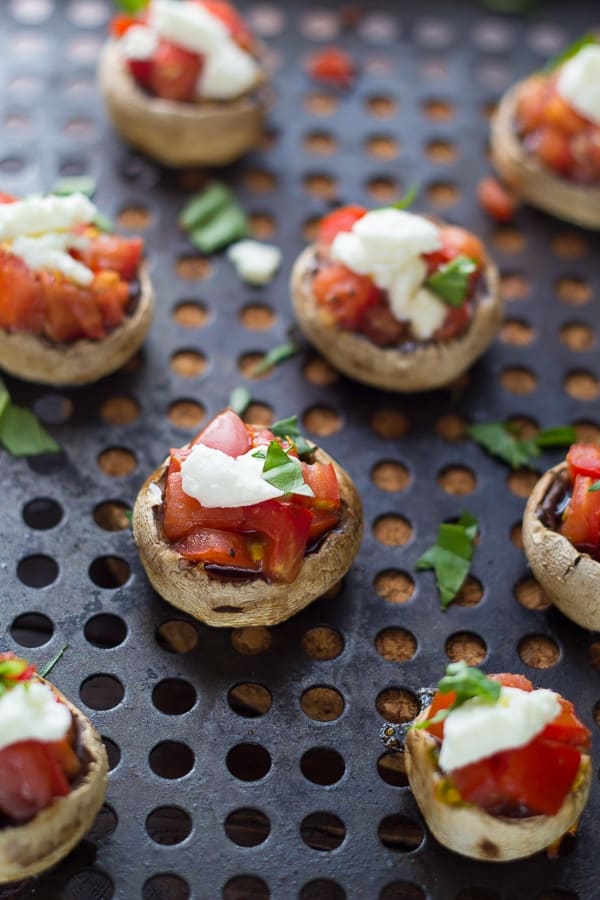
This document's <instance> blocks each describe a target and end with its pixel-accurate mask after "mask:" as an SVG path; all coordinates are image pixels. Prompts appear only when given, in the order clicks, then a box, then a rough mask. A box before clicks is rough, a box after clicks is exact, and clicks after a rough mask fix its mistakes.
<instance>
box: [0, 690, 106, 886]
mask: <svg viewBox="0 0 600 900" xmlns="http://www.w3.org/2000/svg"><path fill="white" fill-rule="evenodd" d="M40 680H41V681H45V679H43V678H40ZM45 683H48V682H45ZM50 687H51V688H52V690H53V691H54V693H55V694H56V695H57V697H58V698H59V699H60V700H61V702H62V703H64V704H65V705H66V706H67V707H68V708H69V710H70V711H71V714H72V715H73V721H74V724H75V729H76V733H77V740H78V745H79V748H80V750H79V756H80V758H81V757H83V759H84V767H83V770H82V773H81V775H80V776H78V778H77V780H76V781H75V783H74V784H73V785H72V789H71V791H70V793H69V794H67V795H66V796H65V797H57V798H55V799H54V800H53V801H52V803H51V804H50V806H47V807H46V809H43V810H42V811H41V812H39V813H38V814H37V815H36V816H35V817H34V818H33V819H32V820H31V821H30V822H26V823H24V824H21V825H8V826H6V827H3V828H2V827H0V884H6V883H8V882H11V881H21V880H23V879H25V878H31V877H32V876H33V875H38V874H39V873H40V872H43V871H45V870H46V869H49V868H50V867H51V866H53V865H55V863H57V862H58V861H59V860H61V859H62V858H63V857H64V856H66V855H67V853H69V852H70V851H71V850H72V849H73V847H74V846H75V845H76V844H77V843H78V842H79V841H80V840H81V838H82V837H83V836H84V834H85V833H86V831H88V830H89V828H90V827H91V825H92V823H93V821H94V819H95V818H96V813H97V812H98V810H99V809H100V807H101V806H102V803H103V801H104V795H105V793H106V776H107V772H108V760H107V757H106V750H105V749H104V744H103V743H102V741H101V739H100V736H99V735H98V733H97V731H96V729H95V728H94V727H93V725H92V724H91V722H90V721H89V720H88V719H87V718H86V717H85V716H84V715H83V713H81V712H80V711H79V710H78V709H77V707H75V706H73V704H72V703H70V702H69V701H68V700H67V699H66V698H65V697H64V696H63V695H62V694H61V693H60V691H58V690H57V689H56V688H55V687H54V686H53V685H50Z"/></svg>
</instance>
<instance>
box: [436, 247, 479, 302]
mask: <svg viewBox="0 0 600 900" xmlns="http://www.w3.org/2000/svg"><path fill="white" fill-rule="evenodd" d="M476 269H477V263H476V262H475V261H474V260H472V259H469V257H468V256H455V257H454V259H451V260H450V262H448V263H445V264H444V265H443V266H440V268H439V269H438V270H437V271H436V272H434V273H433V275H430V276H429V278H428V279H427V281H426V282H425V284H426V285H427V287H429V288H431V290H432V291H433V293H434V294H437V295H438V297H439V298H440V299H441V300H443V301H444V303H447V304H448V306H462V304H463V303H464V302H465V300H466V297H467V294H468V291H469V278H470V276H471V275H472V274H473V272H475V271H476Z"/></svg>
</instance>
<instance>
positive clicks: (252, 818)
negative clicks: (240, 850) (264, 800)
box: [225, 809, 271, 847]
mask: <svg viewBox="0 0 600 900" xmlns="http://www.w3.org/2000/svg"><path fill="white" fill-rule="evenodd" d="M270 831H271V823H270V822H269V819H268V818H267V816H266V815H265V814H264V813H263V812H261V811H260V810H258V809H236V810H234V811H233V812H231V813H229V815H228V816H227V818H226V820H225V834H226V835H227V837H228V838H229V840H230V841H233V843H234V844H237V845H238V847H257V846H258V845H259V844H262V843H264V841H266V839H267V838H268V836H269V834H270Z"/></svg>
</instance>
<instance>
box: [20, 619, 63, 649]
mask: <svg viewBox="0 0 600 900" xmlns="http://www.w3.org/2000/svg"><path fill="white" fill-rule="evenodd" d="M10 634H11V637H12V638H13V640H14V641H16V642H17V644H20V646H21V647H42V646H43V645H44V644H47V643H48V641H49V640H50V639H51V637H52V635H53V634H54V624H53V623H52V620H51V619H49V618H48V616H45V615H44V614H43V613H38V612H30V613H22V614H21V615H20V616H17V617H16V618H15V619H14V620H13V623H12V625H11V626H10Z"/></svg>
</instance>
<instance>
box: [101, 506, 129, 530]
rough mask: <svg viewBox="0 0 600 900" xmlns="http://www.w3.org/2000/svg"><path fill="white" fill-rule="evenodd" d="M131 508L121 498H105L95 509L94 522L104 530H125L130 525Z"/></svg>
mask: <svg viewBox="0 0 600 900" xmlns="http://www.w3.org/2000/svg"><path fill="white" fill-rule="evenodd" d="M130 515H131V508H130V507H129V506H127V504H126V503H123V502H122V501H121V500H105V501H104V503H99V504H98V506H96V507H95V509H94V522H95V523H96V525H98V526H99V527H100V528H102V529H103V530H104V531H124V530H125V529H126V528H129V527H130Z"/></svg>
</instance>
